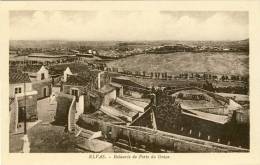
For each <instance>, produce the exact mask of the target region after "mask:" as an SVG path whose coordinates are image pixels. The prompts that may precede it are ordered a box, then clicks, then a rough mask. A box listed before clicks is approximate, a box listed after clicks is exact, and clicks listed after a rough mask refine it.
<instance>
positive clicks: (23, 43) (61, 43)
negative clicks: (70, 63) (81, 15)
mask: <svg viewBox="0 0 260 165" xmlns="http://www.w3.org/2000/svg"><path fill="white" fill-rule="evenodd" d="M175 44H186V45H198V46H227V47H245V48H248V46H249V40H248V39H245V40H240V41H174V40H158V41H67V40H42V41H41V40H40V41H38V40H36V41H34V40H11V41H10V48H54V47H55V48H58V47H59V48H75V47H80V46H89V47H92V48H100V49H105V48H109V47H113V46H117V45H124V46H129V47H132V48H143V47H150V46H160V45H175Z"/></svg>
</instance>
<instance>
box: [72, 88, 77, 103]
mask: <svg viewBox="0 0 260 165" xmlns="http://www.w3.org/2000/svg"><path fill="white" fill-rule="evenodd" d="M71 95H73V96H76V101H77V102H78V101H79V91H78V90H77V89H71Z"/></svg>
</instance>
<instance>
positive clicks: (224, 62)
mask: <svg viewBox="0 0 260 165" xmlns="http://www.w3.org/2000/svg"><path fill="white" fill-rule="evenodd" d="M108 66H109V67H115V68H124V69H126V70H130V71H146V72H168V73H173V74H179V73H183V72H193V73H194V72H212V73H219V74H234V75H242V76H245V75H248V74H249V56H248V55H247V53H244V52H239V53H237V52H232V53H223V52H219V53H213V52H203V53H191V52H178V53H168V54H143V55H137V56H132V57H127V58H124V59H119V60H116V61H112V62H109V63H108Z"/></svg>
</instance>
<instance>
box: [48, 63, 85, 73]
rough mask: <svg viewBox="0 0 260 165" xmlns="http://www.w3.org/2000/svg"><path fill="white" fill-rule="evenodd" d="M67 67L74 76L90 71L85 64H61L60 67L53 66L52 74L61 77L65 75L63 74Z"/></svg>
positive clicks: (51, 68)
mask: <svg viewBox="0 0 260 165" xmlns="http://www.w3.org/2000/svg"><path fill="white" fill-rule="evenodd" d="M67 67H69V68H70V70H71V72H72V73H73V74H76V73H81V72H86V71H89V67H88V66H87V65H85V64H78V63H72V64H59V65H54V66H51V67H50V74H52V75H56V74H60V75H61V74H63V72H64V71H65V70H66V68H67Z"/></svg>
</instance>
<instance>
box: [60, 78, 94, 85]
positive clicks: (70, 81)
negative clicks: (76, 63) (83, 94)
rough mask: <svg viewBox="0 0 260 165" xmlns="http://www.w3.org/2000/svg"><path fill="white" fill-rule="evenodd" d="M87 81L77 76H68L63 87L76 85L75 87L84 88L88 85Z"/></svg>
mask: <svg viewBox="0 0 260 165" xmlns="http://www.w3.org/2000/svg"><path fill="white" fill-rule="evenodd" d="M89 82H90V81H89V79H88V78H85V77H82V76H78V75H68V77H67V81H66V82H64V85H77V86H86V85H88V84H89Z"/></svg>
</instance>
